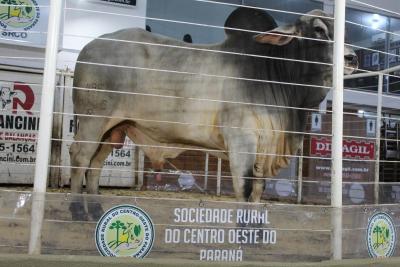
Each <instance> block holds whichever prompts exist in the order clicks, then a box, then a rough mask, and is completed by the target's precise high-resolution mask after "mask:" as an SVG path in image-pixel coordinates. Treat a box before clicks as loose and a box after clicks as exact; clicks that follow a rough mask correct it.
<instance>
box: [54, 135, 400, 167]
mask: <svg viewBox="0 0 400 267" xmlns="http://www.w3.org/2000/svg"><path fill="white" fill-rule="evenodd" d="M51 140H53V141H60V142H69V143H86V144H102V145H111V146H113V145H121V144H120V143H113V142H104V141H101V142H98V141H90V140H80V141H76V140H71V139H57V138H52V139H51ZM392 141H393V140H392ZM124 145H125V146H126V147H136V146H137V147H145V148H157V149H160V150H163V149H165V150H167V149H174V150H183V151H199V152H204V153H207V152H208V153H221V154H224V153H226V154H227V153H232V152H231V151H230V150H223V149H221V150H218V149H208V148H201V147H198V148H197V147H176V146H168V145H165V146H163V145H147V144H124ZM233 153H234V154H243V155H260V156H276V157H286V158H304V159H320V160H332V158H330V157H322V156H305V155H295V154H293V155H286V154H275V153H261V152H245V151H239V152H233ZM343 161H351V162H375V161H377V160H375V159H370V160H368V159H350V158H344V159H343ZM380 162H387V163H398V162H400V161H397V160H396V161H395V160H380Z"/></svg>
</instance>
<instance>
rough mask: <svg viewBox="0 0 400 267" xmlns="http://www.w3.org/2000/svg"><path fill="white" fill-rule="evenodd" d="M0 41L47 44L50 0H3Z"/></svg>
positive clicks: (29, 44) (0, 16) (0, 10)
mask: <svg viewBox="0 0 400 267" xmlns="http://www.w3.org/2000/svg"><path fill="white" fill-rule="evenodd" d="M0 4H1V5H0V32H1V37H0V42H2V43H9V44H13V45H25V46H34V47H45V46H46V32H47V22H48V18H49V8H50V7H49V5H50V1H49V0H18V1H15V0H1V1H0Z"/></svg>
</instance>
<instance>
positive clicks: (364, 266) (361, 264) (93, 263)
mask: <svg viewBox="0 0 400 267" xmlns="http://www.w3.org/2000/svg"><path fill="white" fill-rule="evenodd" d="M2 266H4V267H6V266H7V267H9V266H13V267H53V266H57V267H125V266H126V267H131V266H147V267H158V266H165V267H168V266H170V267H187V266H191V267H197V266H199V267H203V266H220V267H231V266H232V267H234V266H238V267H245V266H246V267H247V266H255V267H257V266H260V267H261V266H264V267H289V266H290V267H369V266H371V267H372V266H374V267H381V266H382V267H398V266H400V258H389V259H361V260H341V261H324V262H317V263H273V262H252V263H229V262H228V263H212V262H200V261H189V260H178V259H177V260H172V259H168V260H165V259H157V260H155V259H145V260H137V259H132V258H109V257H92V256H29V255H12V254H0V267H2Z"/></svg>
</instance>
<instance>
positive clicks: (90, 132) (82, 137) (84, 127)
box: [70, 117, 106, 220]
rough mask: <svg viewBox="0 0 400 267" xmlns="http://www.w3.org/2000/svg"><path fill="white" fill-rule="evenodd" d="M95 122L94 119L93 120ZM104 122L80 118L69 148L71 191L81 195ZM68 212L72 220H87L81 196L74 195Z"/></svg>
mask: <svg viewBox="0 0 400 267" xmlns="http://www.w3.org/2000/svg"><path fill="white" fill-rule="evenodd" d="M93 120H95V119H93ZM105 123H106V121H104V120H102V121H90V118H86V117H82V118H80V122H79V124H80V125H81V127H79V128H78V131H77V134H76V136H75V142H74V143H73V144H72V145H71V148H70V159H71V191H72V193H74V194H81V193H82V191H83V179H84V177H85V173H86V171H87V168H88V167H89V165H90V162H91V159H92V158H93V157H94V156H95V154H96V151H97V149H98V148H99V143H98V142H100V141H101V138H102V135H103V133H102V132H103V129H102V128H103V125H105ZM70 211H71V213H72V218H73V219H74V220H87V214H86V212H85V209H84V205H83V198H82V196H79V195H76V196H74V198H73V202H72V203H71V205H70Z"/></svg>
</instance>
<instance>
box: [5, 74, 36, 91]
mask: <svg viewBox="0 0 400 267" xmlns="http://www.w3.org/2000/svg"><path fill="white" fill-rule="evenodd" d="M0 71H9V70H2V69H0ZM11 72H12V71H11ZM0 81H1V82H5V83H14V84H22V85H29V86H31V87H39V86H43V84H42V83H25V82H20V81H14V80H13V81H11V80H9V81H8V80H0ZM32 89H33V88H32ZM39 89H41V87H40V88H39Z"/></svg>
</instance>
